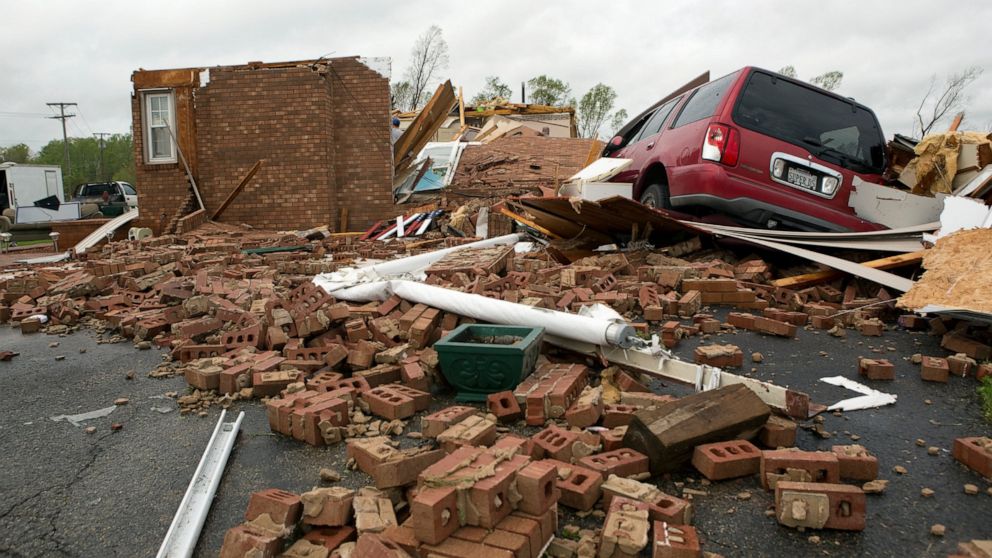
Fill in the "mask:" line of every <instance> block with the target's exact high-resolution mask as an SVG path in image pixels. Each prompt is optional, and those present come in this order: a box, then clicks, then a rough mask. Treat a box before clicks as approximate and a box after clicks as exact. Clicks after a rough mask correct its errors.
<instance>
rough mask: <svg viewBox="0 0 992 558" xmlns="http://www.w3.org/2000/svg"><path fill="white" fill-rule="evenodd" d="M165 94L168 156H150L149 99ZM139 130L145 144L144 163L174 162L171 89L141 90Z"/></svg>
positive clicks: (173, 120)
mask: <svg viewBox="0 0 992 558" xmlns="http://www.w3.org/2000/svg"><path fill="white" fill-rule="evenodd" d="M160 96H166V98H168V99H169V129H170V130H172V133H171V134H169V146H170V148H171V149H170V155H169V156H168V157H152V128H151V124H152V123H151V99H152V98H154V97H160ZM141 129H142V130H141V131H142V134H143V138H144V145H145V149H144V151H145V163H147V164H150V165H160V164H168V163H176V162H178V159H177V157H176V141H175V140H174V139H173V136H174V135H175V133H176V95H175V92H174V91H172V90H171V89H148V90H143V91H141Z"/></svg>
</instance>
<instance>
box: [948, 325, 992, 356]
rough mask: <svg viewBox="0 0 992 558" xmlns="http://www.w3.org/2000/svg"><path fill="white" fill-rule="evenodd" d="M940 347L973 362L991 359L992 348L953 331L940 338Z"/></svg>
mask: <svg viewBox="0 0 992 558" xmlns="http://www.w3.org/2000/svg"><path fill="white" fill-rule="evenodd" d="M940 346H941V347H943V348H944V349H947V350H948V351H950V352H952V353H964V354H966V355H968V356H970V357H971V358H973V359H975V360H989V359H990V358H992V347H990V346H989V345H986V344H984V343H981V342H979V341H975V340H974V339H969V338H968V337H965V336H964V335H962V334H960V333H957V332H953V331H952V332H950V333H947V334H945V335H944V336H943V337H942V338H941V340H940Z"/></svg>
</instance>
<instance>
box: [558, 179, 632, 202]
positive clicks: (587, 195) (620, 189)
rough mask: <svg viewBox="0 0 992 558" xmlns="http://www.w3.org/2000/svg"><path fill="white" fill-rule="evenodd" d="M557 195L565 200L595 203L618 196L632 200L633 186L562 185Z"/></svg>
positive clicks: (619, 184)
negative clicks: (578, 198)
mask: <svg viewBox="0 0 992 558" xmlns="http://www.w3.org/2000/svg"><path fill="white" fill-rule="evenodd" d="M558 195H559V196H562V197H566V198H571V197H574V196H578V197H580V198H582V199H584V200H589V201H597V200H605V199H606V198H612V197H614V196H620V197H622V198H627V199H628V200H630V199H634V184H633V183H631V182H582V183H579V184H563V185H562V187H561V188H559V189H558Z"/></svg>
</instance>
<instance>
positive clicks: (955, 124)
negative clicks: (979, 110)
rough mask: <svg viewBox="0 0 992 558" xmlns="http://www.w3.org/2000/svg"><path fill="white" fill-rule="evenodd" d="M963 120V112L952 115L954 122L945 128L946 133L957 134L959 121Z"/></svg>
mask: <svg viewBox="0 0 992 558" xmlns="http://www.w3.org/2000/svg"><path fill="white" fill-rule="evenodd" d="M962 120H964V111H961V112H959V113H957V114H956V115H954V120H952V121H951V125H950V126H948V127H947V131H948V132H957V131H958V126H960V125H961V121H962Z"/></svg>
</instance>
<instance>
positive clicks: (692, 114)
mask: <svg viewBox="0 0 992 558" xmlns="http://www.w3.org/2000/svg"><path fill="white" fill-rule="evenodd" d="M736 78H737V72H734V73H732V74H728V75H725V76H723V77H722V78H720V79H718V80H716V81H711V82H709V83H707V84H706V85H704V86H702V87H700V88H699V89H697V90H696V92H695V93H694V94H693V95H692V98H690V99H689V101H688V102H687V103H686V104H685V106H684V107H682V112H680V113H679V117H678V118H677V119H676V120H675V124H673V125H672V128H678V127H679V126H684V125H685V124H689V123H692V122H696V121H697V120H702V119H704V118H709V117H711V116H713V113H715V112H716V107H717V106H718V105H719V104H720V101H722V100H723V95H724V93H726V92H727V89H729V88H730V84H731V83H733V82H734V79H736Z"/></svg>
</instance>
